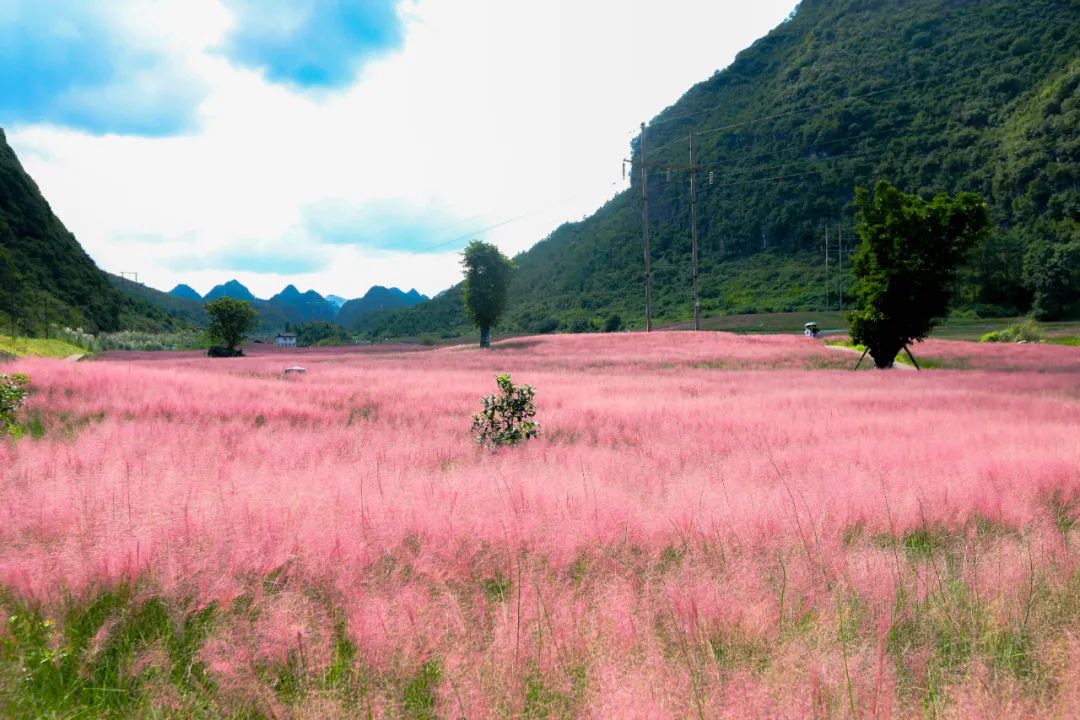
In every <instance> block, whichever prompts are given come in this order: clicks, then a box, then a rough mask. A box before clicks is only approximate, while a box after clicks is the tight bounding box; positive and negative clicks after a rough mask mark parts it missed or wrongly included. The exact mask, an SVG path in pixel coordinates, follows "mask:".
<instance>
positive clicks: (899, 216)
mask: <svg viewBox="0 0 1080 720" xmlns="http://www.w3.org/2000/svg"><path fill="white" fill-rule="evenodd" d="M855 205H856V208H857V209H858V217H859V225H858V227H857V231H858V233H859V237H860V238H861V239H862V242H861V243H860V244H859V247H858V248H857V249H856V250H855V255H854V258H853V264H852V273H853V275H854V276H855V286H854V288H853V289H852V293H853V294H854V296H855V308H854V310H853V311H852V312H851V313H849V314H848V321H849V323H850V325H851V339H852V341H854V342H856V343H859V344H862V345H865V346H866V347H867V349H868V352H869V353H870V356H871V357H873V358H874V364H875V365H877V366H878V367H879V368H889V367H892V365H893V361H894V360H895V359H896V355H897V353H899V352H900V350H902V349H906V348H907V346H908V344H909V343H911V342H913V341H915V340H923V339H925V338H926V336H927V335H928V334H929V332H930V330H931V328H933V327H934V325H936V324H937V318H939V317H941V316H942V315H944V314H945V311H946V310H947V308H948V306H949V300H950V298H951V296H952V284H953V281H954V279H955V278H956V268H957V265H959V264H960V261H961V260H962V259H963V257H964V255H965V253H967V252H968V251H969V250H970V249H971V248H972V247H973V246H974V245H975V243H976V242H978V241H979V240H980V239H981V237H982V236H983V235H984V234H985V233H986V230H987V227H988V225H989V215H988V213H987V209H986V205H985V204H984V203H983V201H982V200H981V199H980V198H979V196H977V195H974V194H972V193H960V194H958V195H954V196H951V197H950V196H949V195H945V194H942V195H938V196H937V197H935V198H934V199H933V200H932V201H930V202H926V201H925V200H923V199H921V198H919V197H918V196H916V195H907V194H905V193H902V192H900V191H899V190H897V189H896V188H895V187H893V186H892V185H890V184H889V183H887V182H885V181H884V180H881V181H879V182H878V184H877V186H876V187H875V188H874V191H873V193H871V192H870V191H869V190H867V189H866V188H862V187H860V188H857V189H856V191H855Z"/></svg>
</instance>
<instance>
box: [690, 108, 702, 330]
mask: <svg viewBox="0 0 1080 720" xmlns="http://www.w3.org/2000/svg"><path fill="white" fill-rule="evenodd" d="M696 176H697V166H695V165H694V130H693V128H691V129H690V255H691V260H692V262H693V264H694V270H693V277H694V330H701V301H700V300H698V247H697V185H696V183H695V178H696Z"/></svg>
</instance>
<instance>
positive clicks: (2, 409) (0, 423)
mask: <svg viewBox="0 0 1080 720" xmlns="http://www.w3.org/2000/svg"><path fill="white" fill-rule="evenodd" d="M29 388H30V378H29V377H28V376H26V375H22V374H20V373H14V374H11V375H8V374H6V373H0V431H5V432H11V431H13V430H14V429H15V411H16V410H18V409H19V408H20V407H22V405H23V403H25V402H26V396H27V395H29V394H30V390H29Z"/></svg>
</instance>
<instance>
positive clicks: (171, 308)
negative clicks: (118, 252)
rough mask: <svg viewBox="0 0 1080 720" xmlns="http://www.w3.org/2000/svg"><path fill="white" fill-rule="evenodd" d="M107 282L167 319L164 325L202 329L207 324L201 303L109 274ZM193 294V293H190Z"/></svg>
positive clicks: (207, 320)
mask: <svg viewBox="0 0 1080 720" xmlns="http://www.w3.org/2000/svg"><path fill="white" fill-rule="evenodd" d="M108 277H109V282H110V283H112V285H113V287H115V288H116V289H117V290H119V291H120V292H121V293H123V294H125V295H127V296H128V297H129V298H131V299H132V300H134V301H136V302H139V303H142V304H144V305H148V306H150V307H151V308H154V309H155V310H156V312H157V313H159V314H160V316H164V317H165V318H167V319H168V322H167V323H166V325H169V326H171V325H174V324H175V325H180V326H185V325H186V326H195V327H202V326H205V325H206V324H207V323H209V321H210V319H209V318H208V317H207V316H206V311H205V310H204V309H203V304H202V302H200V301H198V300H192V299H191V298H188V297H183V296H178V295H176V294H174V293H165V292H161V291H160V290H156V289H154V288H152V287H149V286H148V285H142V284H140V283H136V282H132V281H131V280H128V279H127V278H122V277H119V276H117V275H112V274H109V276H108ZM192 292H194V291H192Z"/></svg>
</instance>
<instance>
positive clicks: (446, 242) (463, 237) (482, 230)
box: [409, 213, 529, 255]
mask: <svg viewBox="0 0 1080 720" xmlns="http://www.w3.org/2000/svg"><path fill="white" fill-rule="evenodd" d="M528 216H529V213H525V214H524V215H518V216H517V217H513V218H510V219H509V220H503V221H502V222H497V223H495V224H494V225H488V226H487V227H484V228H480V229H478V230H473V231H471V232H467V233H465V234H464V235H459V236H457V237H455V238H451V239H449V240H444V241H442V242H438V243H435V244H434V245H428V246H427V247H423V248H420V249H418V250H413V251H412V252H411V253H409V254H410V255H422V254H424V253H428V252H431V251H432V250H437V249H438V248H441V247H446V246H447V245H453V244H456V243H460V242H463V241H465V240H469V239H470V238H475V237H476V236H477V235H481V234H483V233H486V232H488V231H490V230H494V229H495V228H500V227H502V226H504V225H509V224H510V223H515V222H517V221H518V220H522V219H524V218H526V217H528Z"/></svg>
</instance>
